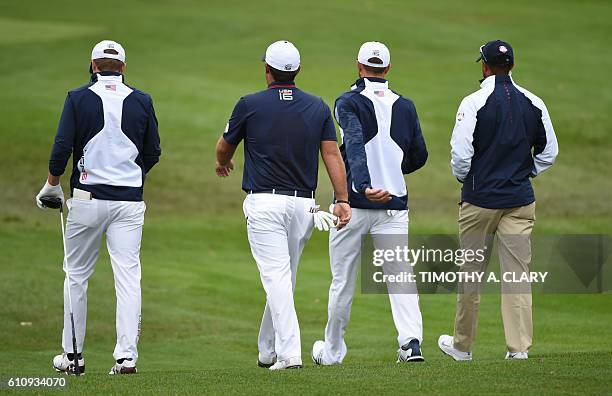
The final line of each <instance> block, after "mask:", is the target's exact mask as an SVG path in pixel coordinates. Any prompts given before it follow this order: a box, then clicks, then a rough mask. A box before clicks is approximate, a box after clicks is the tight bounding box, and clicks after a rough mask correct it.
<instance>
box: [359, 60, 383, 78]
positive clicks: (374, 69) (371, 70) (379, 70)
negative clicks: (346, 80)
mask: <svg viewBox="0 0 612 396" xmlns="http://www.w3.org/2000/svg"><path fill="white" fill-rule="evenodd" d="M368 62H370V63H375V64H378V65H382V63H383V61H382V59H380V58H376V57H374V58H370V59H368ZM362 65H363V68H364V69H365V70H366V71H367V72H368V73H372V74H377V75H383V74H384V73H385V70H386V69H387V68H386V67H383V66H369V65H364V64H363V63H362Z"/></svg>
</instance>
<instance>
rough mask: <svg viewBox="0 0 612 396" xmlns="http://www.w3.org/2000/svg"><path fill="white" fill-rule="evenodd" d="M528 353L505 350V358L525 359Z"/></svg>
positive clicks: (527, 357)
mask: <svg viewBox="0 0 612 396" xmlns="http://www.w3.org/2000/svg"><path fill="white" fill-rule="evenodd" d="M527 359H529V353H527V352H507V353H506V360H527Z"/></svg>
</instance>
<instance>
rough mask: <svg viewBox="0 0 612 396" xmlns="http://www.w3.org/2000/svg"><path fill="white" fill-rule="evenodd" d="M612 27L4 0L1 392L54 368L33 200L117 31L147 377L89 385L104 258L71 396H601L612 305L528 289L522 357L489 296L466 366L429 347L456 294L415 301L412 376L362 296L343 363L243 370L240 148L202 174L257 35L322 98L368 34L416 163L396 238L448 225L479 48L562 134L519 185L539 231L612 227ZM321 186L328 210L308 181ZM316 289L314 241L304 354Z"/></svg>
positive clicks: (543, 20) (601, 18)
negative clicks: (134, 132) (104, 46)
mask: <svg viewBox="0 0 612 396" xmlns="http://www.w3.org/2000/svg"><path fill="white" fill-rule="evenodd" d="M611 17H612V3H610V2H609V1H584V2H574V1H538V2H534V1H513V2H501V1H500V2H497V1H463V2H455V1H450V0H447V1H414V2H412V1H411V2H408V1H385V0H377V1H368V0H366V1H360V2H354V1H319V0H312V1H307V2H286V1H284V2H283V1H231V2H230V1H201V2H200V1H187V0H183V1H159V0H153V1H105V2H103V3H91V4H87V3H84V2H82V1H53V2H44V1H28V0H24V1H20V2H16V1H2V2H0V53H1V55H0V87H1V88H0V117H1V120H2V123H1V125H0V137H1V140H0V141H1V145H2V146H1V147H2V156H0V169H1V173H0V174H1V175H2V176H1V177H2V179H1V188H0V194H1V198H2V206H1V208H0V248H1V249H2V255H0V273H1V280H0V290H1V291H0V293H1V295H2V297H3V304H1V305H0V334H2V335H3V336H4V337H3V342H2V343H1V344H0V358H1V361H2V363H0V379H2V378H4V377H2V376H3V375H4V374H6V376H8V375H9V374H10V375H17V374H23V375H26V374H27V375H38V376H41V375H51V374H53V373H52V371H51V370H50V360H51V358H52V356H53V355H54V354H55V353H58V352H59V351H60V344H59V341H60V331H61V329H60V326H61V309H62V303H61V301H62V300H61V282H62V278H63V273H62V271H61V260H62V258H61V257H62V252H61V240H60V234H59V230H58V229H57V228H58V224H57V223H58V221H57V214H53V213H50V212H47V213H43V212H40V211H38V209H37V208H36V206H35V204H34V196H35V195H36V193H37V192H38V190H39V189H40V187H41V186H42V184H43V183H44V179H45V176H46V173H47V160H48V155H49V152H50V147H51V143H52V141H53V137H54V134H55V129H56V127H57V122H58V120H59V114H60V112H61V109H62V106H63V101H64V98H65V95H66V92H67V91H68V90H70V89H72V88H75V87H77V86H80V85H83V84H85V83H87V81H88V78H89V75H88V73H87V65H88V62H89V55H90V52H91V48H92V47H93V45H94V44H95V43H97V42H98V41H100V40H102V39H113V40H116V41H119V42H120V43H122V44H123V45H124V47H125V48H126V51H127V64H128V69H127V73H126V81H127V83H128V84H130V85H133V86H135V87H137V88H139V89H142V90H144V91H146V92H148V93H150V94H151V95H152V96H153V98H154V101H155V107H156V111H157V116H158V119H159V125H160V133H161V137H162V149H163V155H162V158H161V162H160V163H159V164H158V165H157V166H156V167H155V168H154V169H153V171H152V172H151V174H150V176H149V177H148V179H147V184H146V187H145V199H146V201H147V205H148V211H147V219H146V225H145V231H144V241H143V249H142V261H143V335H142V338H141V348H140V349H141V360H140V361H139V368H140V370H141V372H142V374H141V375H139V376H137V378H120V379H115V378H112V381H111V379H109V378H107V377H106V376H105V371H106V370H108V368H109V367H110V366H111V365H112V357H111V352H112V347H113V345H114V304H115V300H114V292H113V283H112V282H113V281H112V275H111V271H110V268H109V265H108V257H107V256H106V255H105V254H103V255H101V258H100V261H99V263H98V269H97V271H96V273H95V275H94V276H93V278H92V280H91V282H90V291H89V292H90V298H89V310H90V311H89V312H90V314H89V322H88V335H87V341H86V351H85V354H86V359H87V366H88V371H89V373H88V375H87V376H86V377H85V378H83V379H79V381H78V382H76V381H70V389H71V390H73V391H80V392H88V393H89V392H94V391H98V392H119V391H120V390H121V389H129V390H131V391H134V390H135V391H141V392H170V393H179V392H203V391H214V392H225V393H227V392H244V391H251V392H264V391H265V392H275V391H294V392H299V393H301V392H305V391H308V392H309V393H325V392H331V391H334V392H340V393H343V392H366V391H370V392H374V391H381V392H382V391H388V392H392V393H400V392H401V393H403V392H406V391H409V390H410V391H412V390H415V391H421V392H425V393H446V392H452V393H470V392H471V393H488V392H493V391H496V392H517V391H520V392H521V393H533V392H538V391H544V392H556V393H557V392H559V393H564V392H567V393H572V392H574V391H577V390H578V389H577V388H576V386H577V384H580V388H582V389H584V390H585V391H586V392H587V393H605V392H606V391H607V392H609V389H611V388H612V384H611V380H610V378H612V376H611V375H610V374H611V368H612V363H611V361H612V341H610V339H609V337H604V336H605V334H608V333H609V329H610V325H612V299H611V298H610V295H609V294H608V295H585V296H574V295H563V296H562V295H539V296H536V297H535V299H534V301H535V302H534V304H535V308H534V312H535V326H536V330H535V331H536V339H535V343H534V347H533V349H532V357H533V358H532V359H531V360H530V361H529V362H526V363H525V364H523V363H522V362H521V363H520V364H514V363H517V362H512V363H510V364H507V362H503V361H502V360H501V359H502V357H503V355H504V352H505V350H504V349H505V348H504V342H503V331H502V328H501V323H500V315H499V310H498V304H499V298H498V297H497V296H494V295H488V296H485V298H484V299H483V302H482V305H481V312H482V316H481V321H480V328H479V339H478V345H477V349H476V350H475V357H476V361H475V362H473V364H471V365H468V366H465V365H462V366H461V365H460V366H457V365H454V364H452V362H450V361H447V359H445V358H444V357H443V356H441V355H440V354H439V352H438V351H437V350H436V349H437V348H436V340H437V337H438V335H439V334H440V333H442V332H446V333H448V332H451V331H452V320H453V315H454V297H453V296H450V295H444V296H423V297H422V298H421V307H422V311H423V315H424V321H425V322H424V323H425V343H424V351H425V354H426V357H427V358H428V363H426V365H423V366H419V367H413V366H411V367H396V366H395V364H394V363H393V362H394V359H395V348H396V345H395V334H394V329H393V326H392V321H391V317H390V312H389V307H388V305H389V304H388V301H387V299H386V297H385V296H371V295H360V294H358V295H357V296H356V298H355V305H354V309H353V317H352V321H351V325H350V327H349V330H348V335H347V343H348V344H349V355H348V357H347V359H346V362H345V365H344V366H343V367H332V368H327V367H323V368H319V367H312V365H309V366H308V367H307V369H305V370H303V371H302V372H299V373H282V374H280V375H278V376H270V375H269V373H267V372H263V371H262V370H257V369H256V368H254V367H253V366H254V360H255V357H256V353H257V351H256V336H257V329H258V325H259V319H260V315H261V311H262V309H263V304H264V300H265V296H264V293H263V291H262V289H261V286H260V284H259V278H258V273H257V270H256V267H255V264H254V262H253V260H252V258H251V256H250V252H249V250H248V244H247V242H246V236H245V229H244V219H243V217H242V211H241V204H242V200H243V198H244V194H243V193H242V191H241V190H240V184H241V176H242V169H241V167H242V162H243V161H242V149H239V151H238V153H237V156H236V160H237V161H236V162H237V170H236V171H235V173H234V174H232V176H231V178H229V179H226V180H220V179H218V178H216V176H215V174H214V169H213V168H214V145H215V143H216V140H217V139H218V137H219V135H220V133H221V132H222V130H223V128H224V127H225V123H226V122H227V119H228V117H229V115H230V113H231V110H232V108H233V105H234V104H235V102H236V101H237V100H238V99H239V98H240V96H242V95H244V94H247V93H251V92H255V91H257V90H260V89H264V88H265V80H264V75H263V65H262V63H261V61H260V59H261V55H262V53H263V52H264V51H265V48H266V46H267V45H268V44H269V43H271V42H273V41H276V40H279V39H287V40H290V41H292V42H294V43H295V44H296V46H297V47H298V48H299V49H300V51H301V55H302V73H300V75H299V77H298V79H297V83H298V86H300V87H301V88H302V89H304V90H306V91H308V92H311V93H314V94H316V95H319V96H322V97H323V98H324V100H325V101H326V102H327V103H328V104H330V105H332V104H333V101H334V99H335V98H336V97H337V96H338V95H339V94H340V93H342V92H343V91H345V90H347V89H348V87H349V86H350V84H351V83H352V82H353V81H354V80H355V78H356V70H355V58H356V54H357V50H358V49H359V46H360V44H361V43H362V42H364V41H370V40H378V41H383V42H385V43H386V44H387V45H388V46H389V48H390V50H391V57H392V64H393V69H392V71H391V73H390V74H389V79H390V81H391V87H392V88H393V89H394V90H395V91H398V92H400V93H402V94H403V95H405V96H407V97H409V98H411V99H412V100H413V101H414V102H415V104H416V106H417V110H418V112H419V116H420V119H421V124H422V128H423V131H424V134H425V138H426V141H427V144H428V149H429V152H430V157H429V161H428V163H427V165H426V166H425V167H424V168H423V169H422V170H420V171H418V172H416V173H415V174H413V175H410V176H409V177H408V178H407V182H408V186H409V191H410V211H411V212H410V213H411V225H410V227H411V232H412V233H454V232H455V231H456V216H457V205H456V202H457V201H458V197H459V185H458V183H456V181H455V180H454V178H453V177H452V175H451V173H450V169H449V164H448V162H449V150H450V147H449V143H448V142H449V139H450V133H451V130H452V127H453V123H454V117H455V113H456V110H457V106H458V104H459V102H460V100H461V99H462V98H463V97H464V96H465V95H467V94H469V93H471V92H472V91H474V90H476V89H477V88H478V80H479V79H480V78H481V75H480V67H479V65H478V64H476V63H474V60H475V58H476V57H477V54H478V47H479V46H480V45H481V44H483V43H484V42H486V41H488V40H491V39H496V38H501V39H504V40H507V41H509V42H510V43H511V44H512V45H513V46H514V49H515V54H516V67H515V71H514V75H513V76H514V79H515V81H516V82H517V83H518V84H519V85H521V86H523V87H525V88H527V89H529V90H531V91H532V92H534V93H535V94H537V95H538V96H540V97H541V98H542V99H543V100H544V101H545V102H546V104H547V106H548V109H549V112H550V114H551V117H552V120H553V124H554V127H555V130H556V133H557V136H558V140H559V146H560V155H559V157H558V160H557V163H556V164H555V166H554V167H553V168H552V169H551V170H550V171H549V172H547V173H545V174H543V175H542V176H541V177H538V178H537V179H535V180H534V187H535V190H536V197H537V206H538V208H537V216H538V220H537V222H536V232H538V233H543V234H563V233H604V234H610V233H611V230H612V222H611V221H612V210H611V199H612V181H611V178H610V174H609V173H610V171H609V168H610V163H611V162H612V150H611V145H610V139H611V138H612V136H611V135H612V127H611V125H612V114H611V113H610V109H611V107H612V106H611V105H612V83H611V82H610V80H609V78H607V77H606V74H605V73H606V72H607V71H608V70H609V69H610V68H612V55H611V54H610V51H609V48H610V37H611V36H612V25H611V24H610V18H611ZM64 179H65V180H63V185H64V191H65V192H67V191H68V186H67V184H66V182H67V178H66V177H65V178H64ZM319 184H320V187H319V191H318V200H319V201H320V202H319V203H321V204H326V202H328V200H329V199H330V198H331V191H330V186H329V182H328V179H327V177H326V175H325V174H324V173H322V174H321V177H320V183H319ZM329 281H330V275H329V267H328V262H327V242H326V235H324V234H322V233H315V235H314V236H313V239H312V240H311V242H310V244H309V246H308V247H307V249H306V251H305V253H304V256H303V261H302V266H301V269H300V272H299V275H298V285H297V289H296V306H297V310H298V315H299V317H300V323H301V326H302V343H303V355H304V358H305V360H307V358H308V355H309V351H310V347H311V345H312V342H313V341H314V340H315V339H318V338H320V337H321V336H322V333H323V328H324V324H325V321H326V312H327V309H326V302H327V288H328V286H329ZM22 322H24V323H26V324H25V325H22V324H21V323H22ZM27 323H30V325H28V324H27ZM400 384H401V385H400ZM122 387H129V388H122Z"/></svg>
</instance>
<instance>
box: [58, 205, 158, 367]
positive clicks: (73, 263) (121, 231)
mask: <svg viewBox="0 0 612 396" xmlns="http://www.w3.org/2000/svg"><path fill="white" fill-rule="evenodd" d="M66 204H67V206H68V209H69V212H68V221H67V224H66V260H65V261H64V270H65V271H66V270H67V272H68V273H69V278H70V285H68V282H66V281H65V282H64V331H63V336H62V346H63V348H64V351H65V352H67V353H72V331H71V328H70V311H69V306H68V289H67V288H68V287H70V292H71V295H72V308H73V312H74V322H75V323H74V325H75V332H76V338H77V350H78V352H82V350H83V344H84V340H85V327H86V320H87V283H88V281H89V278H90V277H91V275H92V274H93V271H94V268H95V265H96V260H97V259H98V253H99V251H100V243H101V240H102V235H103V234H106V246H107V248H108V253H109V255H110V259H111V265H112V267H113V274H114V278H115V291H116V295H117V311H116V315H117V316H116V327H117V344H116V346H115V351H114V353H113V356H114V357H115V359H123V358H131V359H133V360H134V361H135V360H137V358H138V351H137V348H136V345H137V343H138V337H139V333H140V305H141V298H140V240H141V236H142V225H143V223H144V214H145V208H146V205H145V203H144V202H142V201H141V202H128V201H104V200H97V199H92V200H80V199H74V198H73V199H69V200H68V201H67V202H66Z"/></svg>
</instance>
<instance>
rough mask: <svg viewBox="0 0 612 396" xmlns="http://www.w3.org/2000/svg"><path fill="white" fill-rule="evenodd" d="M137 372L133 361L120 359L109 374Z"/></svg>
mask: <svg viewBox="0 0 612 396" xmlns="http://www.w3.org/2000/svg"><path fill="white" fill-rule="evenodd" d="M137 372H138V370H137V369H136V362H135V361H133V360H132V359H119V360H117V361H116V362H115V365H114V366H113V367H112V368H111V369H110V371H109V373H108V374H109V375H115V374H136V373H137Z"/></svg>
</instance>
